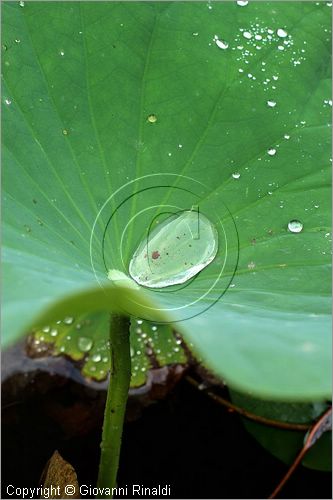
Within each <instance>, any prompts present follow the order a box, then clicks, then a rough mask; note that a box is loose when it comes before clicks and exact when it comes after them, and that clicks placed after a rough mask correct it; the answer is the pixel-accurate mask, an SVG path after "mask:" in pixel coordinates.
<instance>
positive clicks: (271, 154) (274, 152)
mask: <svg viewBox="0 0 333 500" xmlns="http://www.w3.org/2000/svg"><path fill="white" fill-rule="evenodd" d="M267 153H268V154H269V156H274V155H275V154H276V149H274V148H270V149H269V150H268V151H267Z"/></svg>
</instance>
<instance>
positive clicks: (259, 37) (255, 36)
mask: <svg viewBox="0 0 333 500" xmlns="http://www.w3.org/2000/svg"><path fill="white" fill-rule="evenodd" d="M254 38H255V39H256V40H262V36H261V35H258V34H257V35H254Z"/></svg>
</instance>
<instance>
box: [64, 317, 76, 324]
mask: <svg viewBox="0 0 333 500" xmlns="http://www.w3.org/2000/svg"><path fill="white" fill-rule="evenodd" d="M73 322H74V318H72V317H71V316H67V317H66V318H65V319H64V323H65V325H71V324H72V323H73Z"/></svg>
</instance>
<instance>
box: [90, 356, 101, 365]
mask: <svg viewBox="0 0 333 500" xmlns="http://www.w3.org/2000/svg"><path fill="white" fill-rule="evenodd" d="M91 359H92V360H93V361H94V363H99V362H100V361H101V359H102V356H101V355H100V354H93V355H92V357H91Z"/></svg>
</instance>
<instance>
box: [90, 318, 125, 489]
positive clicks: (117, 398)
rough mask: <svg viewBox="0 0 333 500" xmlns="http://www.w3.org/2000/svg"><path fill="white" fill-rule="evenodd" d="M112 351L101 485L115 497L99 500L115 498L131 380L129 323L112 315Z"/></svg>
mask: <svg viewBox="0 0 333 500" xmlns="http://www.w3.org/2000/svg"><path fill="white" fill-rule="evenodd" d="M110 350H111V374H110V382H109V387H108V393H107V399H106V405H105V413H104V423H103V433H102V442H101V458H100V464H99V474H98V481H97V485H98V487H99V488H103V489H106V488H109V489H110V490H111V494H110V495H108V494H101V495H100V496H99V498H112V488H115V487H116V481H117V472H118V464H119V455H120V447H121V437H122V432H123V423H124V416H125V411H126V402H127V397H128V389H129V384H130V378H131V356H130V342H129V319H128V318H126V317H124V316H121V315H116V314H112V315H111V318H110Z"/></svg>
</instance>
